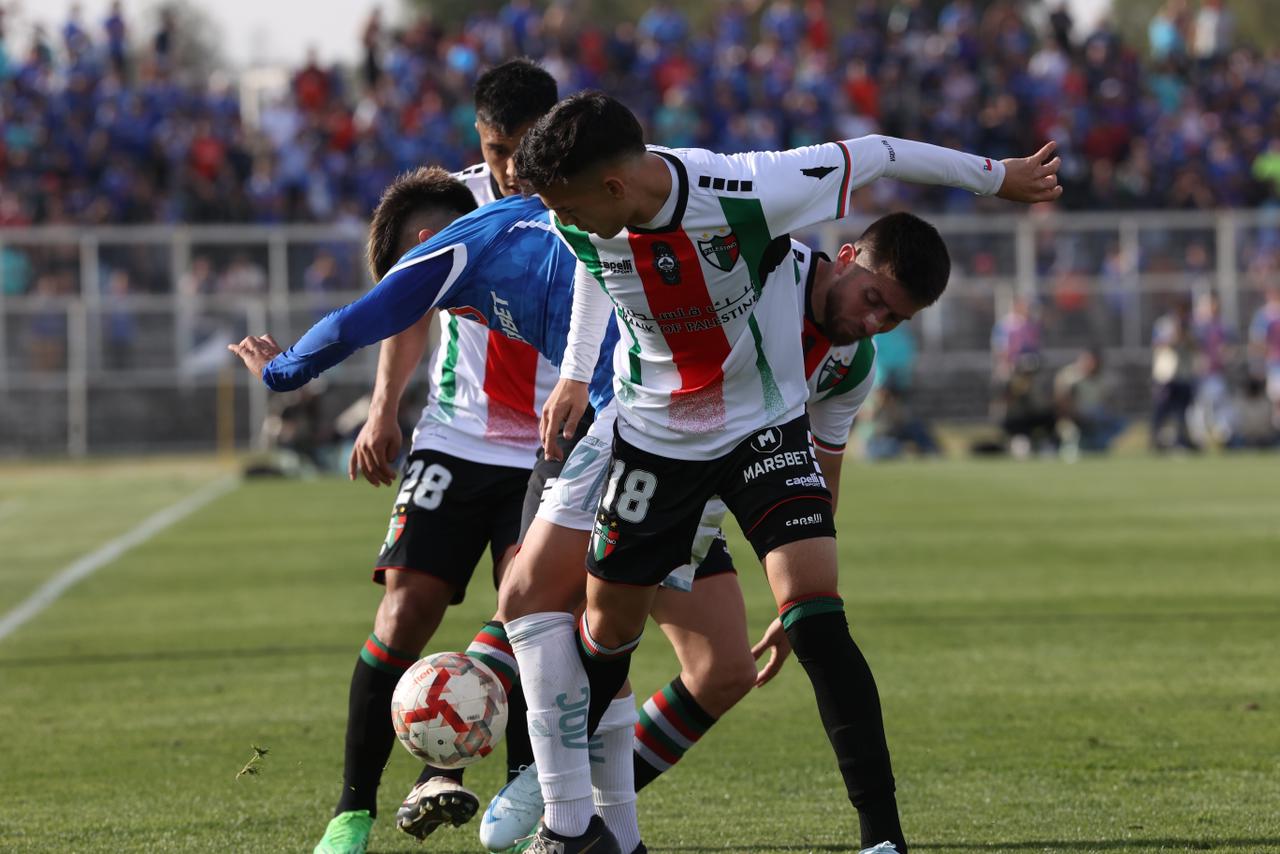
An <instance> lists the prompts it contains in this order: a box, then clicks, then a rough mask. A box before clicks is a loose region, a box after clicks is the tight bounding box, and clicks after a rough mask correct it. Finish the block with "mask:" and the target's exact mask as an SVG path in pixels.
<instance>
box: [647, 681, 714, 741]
mask: <svg viewBox="0 0 1280 854" xmlns="http://www.w3.org/2000/svg"><path fill="white" fill-rule="evenodd" d="M652 699H653V704H654V705H655V706H657V707H658V710H659V711H660V712H662V716H663V717H664V718H666V719H667V720H668V721H670V722H671V725H672V726H673V727H675V728H676V730H677V731H678V732H679V733H680V734H681V735H683V736H684V737H685V738H687V739H689V740H690V741H697V740H698V739H699V738H701V737H702V733H700V732H697V731H695V730H692V729H689V725H688V724H687V723H685V722H684V721H683V720H681V719H680V712H679V710H677V709H675V708H673V707H672V705H671V703H670V701H668V700H667V696H666V695H665V694H663V693H662V692H661V691H659V692H658V693H656V694H654V695H653V698H652Z"/></svg>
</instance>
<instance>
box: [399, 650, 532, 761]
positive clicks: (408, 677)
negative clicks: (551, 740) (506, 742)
mask: <svg viewBox="0 0 1280 854" xmlns="http://www.w3.org/2000/svg"><path fill="white" fill-rule="evenodd" d="M391 723H392V725H393V726H394V727H395V730H396V736H397V737H398V738H399V739H400V743H401V744H403V745H404V746H405V748H406V749H407V750H408V751H409V752H410V753H412V754H413V755H414V756H416V757H418V758H419V759H421V760H423V761H424V762H428V763H430V764H432V765H435V766H437V767H440V768H461V767H462V766H464V765H470V764H471V763H473V762H477V761H479V760H480V759H482V758H484V757H485V756H488V755H489V753H490V752H491V751H492V750H493V747H494V745H495V744H497V743H498V742H499V741H501V740H502V734H503V733H504V732H506V729H507V695H506V692H505V691H503V689H502V683H501V682H499V681H498V677H497V676H495V675H494V673H493V671H492V670H490V669H489V668H488V667H487V666H485V665H484V664H482V663H481V662H479V661H477V660H475V659H474V658H471V657H470V656H466V655H463V654H462V653H459V652H438V653H436V654H435V655H429V656H427V657H426V658H422V659H419V660H418V661H417V662H415V663H414V665H413V666H412V667H410V668H409V669H408V670H406V671H405V672H404V675H403V676H401V677H400V681H399V682H398V683H397V684H396V690H395V693H394V694H393V695H392V697H391Z"/></svg>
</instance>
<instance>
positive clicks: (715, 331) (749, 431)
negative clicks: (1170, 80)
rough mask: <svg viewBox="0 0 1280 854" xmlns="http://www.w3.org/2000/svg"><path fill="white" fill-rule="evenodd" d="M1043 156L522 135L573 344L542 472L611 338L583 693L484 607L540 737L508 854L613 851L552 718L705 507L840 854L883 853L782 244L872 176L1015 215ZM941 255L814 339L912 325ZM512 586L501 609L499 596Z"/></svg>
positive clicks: (565, 649)
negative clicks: (561, 256)
mask: <svg viewBox="0 0 1280 854" xmlns="http://www.w3.org/2000/svg"><path fill="white" fill-rule="evenodd" d="M1051 154H1052V144H1050V145H1048V146H1046V147H1045V148H1044V149H1042V150H1041V151H1040V152H1037V153H1036V154H1035V155H1032V156H1031V157H1028V158H1024V159H1011V160H1008V161H1005V162H999V161H992V160H990V159H986V158H982V157H974V156H971V155H965V154H960V153H958V152H953V151H949V150H946V149H941V148H937V147H935V146H930V145H925V144H921V143H915V142H908V141H905V140H897V139H890V138H886V137H879V136H873V137H866V138H862V139H858V140H845V141H841V142H836V143H828V144H826V145H818V146H810V147H807V148H802V149H795V150H792V151H786V152H765V153H753V154H744V155H732V156H725V155H717V154H714V153H712V152H708V151H702V150H693V149H684V150H678V151H673V150H660V149H646V148H645V146H644V144H643V135H642V132H641V129H640V126H639V123H638V122H637V121H636V119H635V117H634V116H633V115H632V114H631V112H630V111H629V110H627V109H626V108H625V107H624V106H623V105H622V104H621V103H619V102H618V101H616V100H615V99H613V98H610V97H608V96H606V95H603V94H602V93H598V92H587V93H582V94H580V95H575V96H573V97H571V98H568V99H566V100H564V101H562V102H560V104H558V105H557V106H556V108H555V109H553V110H552V111H551V112H550V113H549V114H548V115H546V116H545V117H543V118H542V119H540V120H539V121H538V123H537V124H536V125H534V127H533V128H532V129H531V130H530V131H529V132H528V133H526V134H525V136H524V139H523V140H522V141H521V144H520V147H519V148H518V149H517V151H516V172H517V174H518V176H519V177H520V179H521V180H522V181H524V182H527V184H528V186H529V187H530V188H531V189H532V190H533V191H535V192H537V193H538V195H539V196H540V197H541V198H542V200H543V201H544V203H546V204H547V206H548V207H550V208H551V209H552V211H553V214H554V218H555V222H556V224H557V227H558V228H559V230H560V232H561V234H562V236H563V237H564V238H565V240H566V242H567V243H568V244H569V246H570V247H571V248H572V249H573V251H574V254H575V255H577V257H578V259H579V275H578V283H577V286H576V288H575V298H574V313H575V318H574V331H573V333H571V336H570V342H569V347H568V349H567V351H566V354H565V359H564V361H563V362H562V365H561V377H562V379H561V383H560V385H559V386H558V387H557V391H556V393H555V394H553V396H552V399H551V400H550V401H549V402H548V406H547V407H546V408H544V413H543V420H544V448H545V449H546V451H547V453H548V454H553V453H554V444H553V443H551V442H549V441H548V440H549V434H551V433H553V432H559V431H561V430H562V429H563V430H566V431H569V430H572V429H573V428H574V427H575V425H576V421H577V414H578V413H580V412H582V411H583V410H584V409H585V405H586V404H585V397H586V395H585V385H584V384H583V382H582V381H583V380H584V379H586V377H585V376H584V370H585V367H584V366H585V365H586V364H587V363H588V361H589V358H588V357H586V356H585V355H582V356H580V355H579V351H581V353H582V354H586V353H587V352H593V351H591V342H593V341H594V342H597V344H598V342H599V340H600V335H601V334H602V330H603V328H604V326H605V324H606V323H608V322H610V320H609V318H610V316H611V315H613V314H615V313H616V316H617V318H618V320H619V322H620V323H621V324H622V326H623V327H624V332H623V335H622V338H621V339H620V341H619V344H618V346H617V356H616V358H615V363H614V367H615V390H616V397H617V401H618V421H617V427H616V431H615V435H614V441H613V461H612V464H611V465H612V468H611V472H610V478H609V483H608V487H607V489H606V491H605V494H604V497H603V498H602V500H601V504H600V511H599V515H598V518H597V523H596V528H595V531H594V533H593V539H592V545H591V548H590V549H589V551H588V560H587V567H588V570H589V575H588V578H587V604H586V610H585V613H584V615H583V617H582V620H581V623H580V628H581V645H582V647H583V648H584V650H585V652H586V654H587V659H586V660H587V663H588V668H589V669H592V672H591V674H590V677H589V675H588V672H587V670H586V669H584V666H583V664H582V663H581V662H580V661H579V658H578V653H577V650H576V646H577V640H576V639H575V625H574V623H575V621H574V619H573V617H572V615H570V614H568V613H564V612H556V611H550V610H540V609H539V608H538V605H537V603H536V602H533V601H524V602H520V601H512V599H511V597H508V596H506V595H505V594H503V593H501V592H500V603H502V605H503V607H504V609H505V611H506V616H507V618H508V623H507V633H508V636H509V638H510V641H511V646H512V648H513V650H514V652H515V657H516V660H517V661H518V663H519V667H520V671H521V673H522V674H524V689H525V696H526V700H527V702H528V705H529V717H530V721H531V729H533V727H532V723H533V722H535V721H536V722H538V723H541V724H542V725H543V727H542V728H543V729H545V730H546V732H545V733H544V732H541V731H535V732H533V734H532V740H533V748H534V754H535V756H536V758H537V761H538V769H539V771H538V773H539V778H540V783H541V787H542V791H543V795H544V798H545V801H546V814H545V816H544V820H543V824H542V826H541V827H540V828H539V830H538V833H537V834H536V836H535V839H534V842H533V845H532V847H531V849H530V850H533V851H543V852H548V853H549V852H552V851H555V852H560V854H576V852H584V851H588V850H590V851H595V850H597V849H600V850H603V851H605V852H608V851H611V850H616V849H617V845H616V843H615V842H613V841H612V840H610V839H609V838H608V837H609V834H608V831H607V829H604V828H601V827H600V826H599V825H598V823H596V822H592V821H591V817H592V804H591V787H590V773H589V766H588V761H587V752H586V750H585V746H584V745H585V740H584V739H580V738H579V737H578V732H577V730H576V724H577V722H576V720H575V719H574V716H569V715H562V714H558V713H557V710H561V709H564V708H566V706H571V705H572V704H574V703H576V702H579V701H580V700H581V699H589V698H590V697H591V692H592V691H595V692H597V693H599V692H604V693H606V694H608V695H609V696H612V694H613V691H614V690H616V688H617V686H618V685H619V684H621V680H624V679H625V675H626V669H627V666H628V659H629V656H630V654H631V651H632V650H633V649H634V648H635V647H636V645H637V644H638V642H639V639H640V633H641V630H642V628H643V626H644V622H645V619H646V617H647V615H648V613H649V611H650V609H651V606H652V602H653V597H654V595H655V591H656V586H657V584H658V582H659V581H661V580H662V577H663V575H665V570H663V572H662V575H659V574H657V573H658V570H657V568H658V567H663V566H669V565H671V563H672V562H673V561H672V558H673V556H677V555H681V554H687V553H688V551H689V548H690V546H691V545H692V542H693V540H694V537H695V536H696V533H697V528H698V523H699V520H700V517H701V513H702V510H703V507H704V505H705V503H706V501H707V500H708V499H709V498H710V497H711V496H712V495H715V494H718V495H720V496H721V498H722V499H723V500H724V501H725V503H726V504H727V505H728V507H729V509H730V510H731V511H732V512H733V513H734V515H735V517H736V518H737V520H738V522H739V524H740V525H741V527H742V529H743V530H744V532H745V533H746V535H747V538H748V539H749V540H750V541H751V543H752V545H753V547H754V548H755V550H756V552H757V555H758V556H759V557H760V558H761V559H762V560H763V562H764V564H765V571H766V575H767V576H768V578H769V581H770V586H771V587H772V589H773V592H774V597H775V599H776V601H777V604H778V607H779V613H780V617H781V619H782V623H783V626H784V628H785V630H786V633H787V636H788V638H789V639H790V641H791V645H792V647H793V649H794V650H795V652H796V656H797V659H798V660H799V661H800V662H801V664H802V665H803V666H804V668H805V670H806V672H807V673H808V674H809V677H810V680H811V682H812V684H813V687H814V692H815V696H816V698H817V702H818V708H819V712H820V714H821V717H822V720H823V724H824V727H825V729H826V732H827V735H828V738H829V739H830V741H831V744H832V747H833V750H834V752H835V754H836V759H837V763H838V765H839V767H840V770H841V773H842V775H843V777H844V781H845V788H846V791H847V793H848V796H849V798H850V801H851V802H852V803H853V805H854V806H855V808H856V809H857V811H858V816H859V823H860V835H861V840H862V844H863V845H864V846H865V847H868V848H870V847H871V846H877V847H879V848H880V850H881V851H897V852H905V851H906V842H905V838H904V836H903V833H902V829H901V826H900V822H899V818H898V810H897V804H896V800H895V796H894V781H893V773H892V769H891V765H890V761H889V751H888V747H887V743H886V739H885V735H884V724H883V721H882V717H881V713H880V704H879V698H878V695H877V692H876V687H875V681H874V678H873V677H872V675H871V670H870V668H869V667H868V665H867V662H866V660H865V659H864V658H863V656H862V654H861V652H860V651H859V650H858V648H857V646H856V644H854V642H853V640H852V638H851V636H850V634H849V629H848V624H847V622H846V620H845V617H844V606H843V602H842V600H841V599H840V597H839V594H838V593H837V560H836V549H835V537H834V534H835V529H834V525H833V522H832V514H831V496H830V492H829V490H828V489H827V488H826V484H825V482H824V481H823V478H822V476H821V472H820V471H819V470H818V468H817V464H816V461H815V458H814V453H813V450H812V445H811V438H810V435H809V430H808V423H807V420H806V418H805V415H804V401H805V398H806V394H807V390H806V387H805V375H804V366H803V363H802V361H801V351H800V348H798V347H795V340H796V337H797V336H798V335H799V333H800V324H799V321H798V311H797V307H796V294H795V290H796V289H795V287H794V285H795V281H796V280H795V275H796V274H795V270H794V265H792V264H789V263H786V262H787V259H788V257H789V250H790V240H789V238H788V236H787V235H788V234H789V232H791V231H792V230H796V229H801V228H805V227H809V226H812V225H815V224H817V223H819V222H822V221H825V220H831V219H835V218H838V217H841V216H843V215H844V214H845V212H846V210H847V207H848V204H849V194H850V193H851V192H852V191H853V190H854V189H856V188H857V187H859V186H862V185H864V184H866V183H868V182H870V181H872V180H874V179H876V178H879V177H881V176H889V177H897V178H901V179H904V180H912V181H919V182H927V183H937V184H947V185H951V186H958V187H963V188H966V189H970V190H972V191H974V192H977V193H982V194H987V195H997V194H998V195H1000V196H1002V197H1005V198H1011V199H1015V200H1022V201H1040V200H1049V199H1052V198H1056V197H1057V195H1059V194H1060V188H1059V187H1058V186H1057V180H1056V171H1057V167H1058V161H1057V160H1056V159H1055V160H1053V161H1050V162H1049V163H1047V164H1046V163H1044V161H1045V160H1046V159H1047V158H1048V157H1049V156H1050V155H1051ZM945 257H946V256H945V246H944V247H942V253H941V255H939V254H938V252H937V251H936V249H929V250H926V251H922V252H916V251H912V252H903V253H901V254H900V255H899V259H900V261H901V262H902V263H903V265H904V266H905V267H906V269H904V270H889V269H887V268H886V267H884V266H883V265H881V263H880V259H879V258H877V257H875V256H874V255H873V254H872V253H868V254H867V255H866V256H864V257H862V258H861V259H860V261H859V263H860V264H861V265H863V266H864V267H865V268H866V269H867V270H868V271H870V272H871V274H872V275H874V276H880V277H884V279H885V282H884V283H883V284H884V285H885V286H884V287H880V288H864V289H861V290H852V289H850V290H842V291H833V292H832V293H831V294H830V300H829V304H828V306H827V307H828V309H831V311H830V312H829V314H828V317H829V319H831V327H830V328H829V329H828V330H827V332H828V334H829V336H830V338H831V340H832V341H833V342H835V343H847V342H850V341H852V340H854V339H855V338H857V337H860V336H862V335H867V334H874V332H876V331H878V330H879V328H880V327H881V326H882V325H884V324H885V323H888V322H892V321H893V320H894V319H895V318H898V319H900V318H902V317H906V316H910V314H912V313H914V311H917V310H919V308H921V307H923V306H924V305H928V304H929V303H931V302H932V301H933V300H934V299H936V298H937V295H938V293H940V292H941V288H942V287H943V286H945V282H946V273H947V272H948V270H947V269H946V267H945V265H944V263H943V259H945ZM894 279H896V280H897V281H900V282H902V283H903V284H905V285H907V287H908V289H909V290H908V292H907V298H906V299H900V300H899V301H898V302H893V301H890V300H889V298H888V296H887V295H888V294H891V293H895V292H894V291H893V290H891V289H890V288H889V287H888V286H887V285H888V284H889V282H890V281H891V280H894ZM842 301H844V302H843V303H842ZM849 301H852V304H850V302H849ZM859 327H861V328H859ZM522 565H523V564H522ZM514 575H515V574H514V573H512V574H511V575H509V576H508V578H507V579H506V580H504V584H503V588H504V589H505V588H506V587H508V586H509V585H511V586H515V585H516V584H518V580H517V579H516V578H515V577H514ZM593 662H594V663H595V664H596V665H597V666H596V667H594V668H592V663H593ZM589 678H590V680H591V681H590V683H589V681H588V680H589ZM589 685H590V686H591V687H590V688H589Z"/></svg>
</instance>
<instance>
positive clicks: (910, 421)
mask: <svg viewBox="0 0 1280 854" xmlns="http://www.w3.org/2000/svg"><path fill="white" fill-rule="evenodd" d="M867 408H868V410H869V414H870V416H871V428H870V432H869V434H868V436H867V439H866V446H865V448H866V449H865V453H866V458H867V459H868V460H890V459H894V458H895V457H900V456H902V455H903V454H904V453H906V452H907V451H908V450H910V451H914V452H915V453H916V454H917V455H919V456H922V457H927V456H933V455H935V454H938V453H940V451H939V448H938V442H937V440H936V439H934V437H933V433H932V431H931V430H930V429H929V425H928V424H926V423H925V422H924V421H923V420H922V419H921V418H919V417H918V416H916V415H915V414H913V413H912V411H911V408H910V405H909V404H908V403H907V401H906V399H905V398H904V396H903V395H902V393H901V392H900V391H899V390H898V389H897V388H896V387H895V386H894V385H893V383H886V384H885V385H882V386H879V387H878V388H876V390H875V391H873V392H872V393H871V401H870V403H869V405H868V407H867Z"/></svg>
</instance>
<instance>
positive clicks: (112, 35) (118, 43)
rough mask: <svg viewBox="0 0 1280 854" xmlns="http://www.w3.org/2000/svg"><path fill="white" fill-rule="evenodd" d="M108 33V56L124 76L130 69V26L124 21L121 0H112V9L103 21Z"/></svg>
mask: <svg viewBox="0 0 1280 854" xmlns="http://www.w3.org/2000/svg"><path fill="white" fill-rule="evenodd" d="M102 28H103V30H105V31H106V34H107V58H108V59H109V60H110V61H111V67H112V68H113V69H114V70H115V72H116V74H118V75H119V76H121V77H123V76H124V75H125V73H126V72H127V71H128V50H129V47H128V28H127V27H126V25H125V22H124V10H123V9H121V8H120V0H112V3H111V10H110V11H109V12H108V13H107V17H106V18H105V19H104V20H103V22H102Z"/></svg>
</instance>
